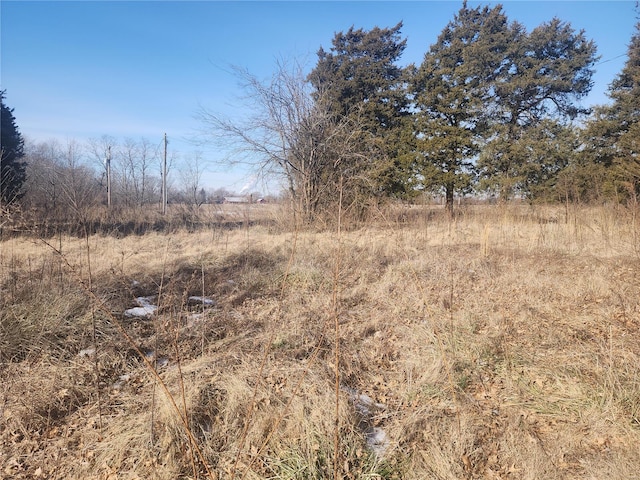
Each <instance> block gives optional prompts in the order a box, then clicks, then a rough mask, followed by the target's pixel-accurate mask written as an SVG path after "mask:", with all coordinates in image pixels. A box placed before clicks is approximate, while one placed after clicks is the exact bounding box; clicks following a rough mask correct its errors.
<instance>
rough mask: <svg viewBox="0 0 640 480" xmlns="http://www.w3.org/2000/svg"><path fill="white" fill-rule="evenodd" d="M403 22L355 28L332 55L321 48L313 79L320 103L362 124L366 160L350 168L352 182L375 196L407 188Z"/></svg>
mask: <svg viewBox="0 0 640 480" xmlns="http://www.w3.org/2000/svg"><path fill="white" fill-rule="evenodd" d="M401 28H402V23H398V24H397V25H396V26H395V27H393V28H379V27H375V28H373V29H372V30H369V31H365V30H362V29H354V28H353V27H351V28H350V29H349V30H348V31H347V32H346V33H343V32H340V33H337V34H336V35H335V37H334V38H333V41H332V47H331V49H330V51H329V52H327V51H325V50H324V49H322V48H320V50H319V51H318V62H317V64H316V67H315V68H314V69H313V71H312V72H311V73H310V75H309V80H310V82H311V84H312V85H313V88H314V90H315V98H316V99H320V98H322V99H324V100H323V101H326V102H327V103H328V105H327V108H328V110H329V111H330V112H332V113H333V114H335V115H337V116H341V117H346V118H349V119H350V121H351V122H352V123H353V124H355V125H358V126H359V128H358V129H357V130H358V132H360V136H361V138H360V139H359V143H360V147H359V149H360V153H361V155H358V156H353V157H352V159H351V162H350V164H348V165H347V164H344V165H343V166H342V167H343V168H344V173H345V175H346V177H347V179H348V180H349V181H350V182H356V181H358V182H360V184H361V185H366V188H367V190H369V191H370V192H373V193H383V192H384V193H390V192H392V193H395V192H398V191H401V190H402V189H403V178H402V175H400V174H398V172H399V171H401V170H402V163H401V162H402V155H403V153H405V151H404V149H405V145H406V144H405V143H404V142H402V141H401V135H402V131H403V126H404V123H405V122H406V120H407V118H408V111H407V104H408V101H407V97H406V92H405V89H404V74H403V69H402V68H401V67H399V66H398V64H397V62H398V60H399V59H400V56H401V55H402V53H403V51H404V49H405V47H406V40H402V39H401V34H400V29H401Z"/></svg>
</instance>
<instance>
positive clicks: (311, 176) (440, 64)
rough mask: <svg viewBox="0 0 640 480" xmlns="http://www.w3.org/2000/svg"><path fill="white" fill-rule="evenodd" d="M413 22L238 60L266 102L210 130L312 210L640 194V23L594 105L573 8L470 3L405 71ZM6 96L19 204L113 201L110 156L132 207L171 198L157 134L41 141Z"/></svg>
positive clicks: (10, 180)
mask: <svg viewBox="0 0 640 480" xmlns="http://www.w3.org/2000/svg"><path fill="white" fill-rule="evenodd" d="M401 29H402V23H399V24H397V25H395V26H393V27H390V28H379V27H375V28H373V29H371V30H368V31H366V30H363V29H356V28H354V27H352V28H350V29H349V30H348V31H346V32H339V33H336V34H335V36H334V38H333V40H332V43H331V47H330V48H329V50H325V49H324V48H320V50H319V51H318V52H317V63H316V64H315V66H314V67H313V69H312V70H311V71H310V72H306V71H305V69H304V68H303V67H302V66H300V65H299V64H297V63H295V62H293V63H287V62H285V61H280V62H278V63H277V65H276V69H275V72H274V74H273V76H272V78H271V79H270V80H268V81H266V82H265V81H262V80H259V79H257V78H256V77H255V76H253V75H252V74H250V73H249V72H248V71H246V70H242V69H237V70H236V73H237V75H238V76H239V77H240V78H241V80H242V81H243V84H244V85H245V89H246V91H245V92H244V93H246V95H245V99H247V100H248V101H249V104H248V106H249V108H250V112H251V114H250V115H249V116H247V117H246V118H245V119H244V120H241V121H237V120H231V119H228V118H225V117H223V116H221V115H218V114H216V113H215V112H211V111H209V110H202V111H201V112H200V114H201V119H202V122H203V124H204V126H205V130H206V131H207V136H206V137H205V140H206V141H209V142H211V141H214V142H216V143H219V144H223V145H224V147H225V149H226V150H227V151H228V152H230V154H229V157H228V158H227V159H226V161H227V162H228V163H236V162H247V163H250V164H251V165H252V166H253V167H255V168H256V169H258V170H259V171H260V172H262V173H264V174H276V175H279V176H281V177H282V179H283V180H284V185H286V189H287V192H288V195H289V197H290V198H291V199H292V200H293V204H294V205H295V206H296V212H297V213H298V214H299V215H300V216H301V217H302V218H304V219H312V218H313V217H314V216H316V215H318V214H319V213H322V212H335V208H336V206H337V203H338V202H341V205H342V206H343V207H344V208H345V209H350V210H351V211H352V212H355V213H356V214H358V213H359V212H364V211H365V210H366V208H367V206H368V205H369V204H370V203H376V202H378V201H380V200H383V199H389V198H395V199H402V200H405V201H411V200H412V199H415V198H417V197H420V196H424V195H431V196H438V197H440V198H443V199H444V200H445V205H446V208H447V209H448V210H449V211H450V212H453V208H454V199H455V197H456V196H462V195H476V196H478V197H481V198H484V199H497V200H500V201H508V200H510V199H514V198H518V199H524V200H527V201H531V202H567V203H568V202H618V203H630V204H633V205H637V203H638V196H639V195H640V160H639V158H638V151H639V146H638V142H639V141H640V140H639V139H640V126H639V122H638V120H639V118H640V24H638V25H636V30H635V32H634V35H633V36H632V38H631V41H630V43H629V45H628V59H627V61H626V63H625V66H624V68H623V69H622V71H621V72H620V73H619V74H618V75H617V76H616V78H615V80H614V81H613V82H612V83H611V84H610V86H609V89H608V95H609V97H610V100H611V101H610V103H609V104H607V105H601V106H596V107H595V108H594V109H593V110H590V109H587V108H584V107H583V106H582V105H581V100H583V99H584V98H585V97H586V95H587V94H588V93H589V92H590V90H591V88H592V86H593V81H592V75H593V72H594V68H595V66H596V65H597V62H598V61H599V57H598V56H597V49H596V45H595V43H594V42H593V41H591V40H589V39H588V38H586V36H585V32H584V31H579V32H576V31H575V30H574V29H573V28H572V27H571V25H570V24H568V23H566V22H563V21H561V20H560V19H558V18H553V19H551V20H550V21H548V22H546V23H543V24H541V25H539V26H537V27H536V28H534V29H533V30H531V31H527V29H526V28H525V27H524V26H523V25H522V24H520V23H518V22H517V21H510V20H509V19H508V18H507V16H506V15H505V13H504V11H503V9H502V6H501V5H497V6H495V7H489V6H478V7H476V8H469V7H468V5H467V3H466V2H464V3H463V5H462V8H461V9H460V10H459V11H458V12H457V13H456V14H455V15H454V17H453V19H452V20H451V21H450V22H449V23H448V24H447V25H446V26H445V28H444V29H443V30H442V32H441V33H440V34H439V36H438V37H437V39H436V41H435V43H433V44H432V45H431V46H430V47H429V48H428V50H427V52H426V53H425V54H424V58H423V61H422V63H421V64H419V65H414V64H411V65H408V66H404V67H403V66H400V63H399V62H400V59H401V57H402V54H403V52H404V50H405V48H406V45H407V40H406V39H403V38H402V34H401ZM4 96H5V93H4V92H2V96H1V99H2V163H1V165H0V167H1V170H0V173H1V176H0V193H1V195H0V198H1V200H2V204H3V206H6V205H9V204H15V203H17V202H20V203H21V204H22V205H24V206H29V207H33V208H39V209H45V210H46V211H47V212H48V214H51V215H53V214H55V213H56V212H58V211H60V212H61V213H60V214H61V215H68V214H69V212H72V213H74V214H77V215H80V212H83V211H86V209H87V207H91V206H93V205H99V204H105V202H106V173H107V172H106V171H105V165H106V164H105V159H106V158H107V155H110V158H112V164H111V165H112V171H111V188H112V193H113V199H114V200H113V201H114V203H115V204H116V205H121V206H123V207H127V208H140V207H144V206H146V205H150V204H154V203H158V202H160V179H161V178H160V172H161V169H160V158H159V157H160V155H159V152H158V147H157V146H155V145H153V144H152V143H151V142H149V141H148V140H146V139H139V140H134V139H125V140H123V141H120V142H118V141H116V140H115V139H113V138H109V137H103V138H101V139H96V140H93V141H91V142H89V144H87V145H79V144H77V143H76V142H73V141H71V142H68V144H67V145H59V144H57V143H55V142H45V143H40V144H31V143H28V142H27V144H25V142H24V141H23V139H22V137H21V135H20V133H19V131H18V128H17V126H16V123H15V119H14V117H13V110H11V109H9V108H8V107H6V106H5V102H4ZM108 149H109V151H108ZM185 165H186V167H185V168H183V169H182V170H181V171H180V174H179V175H178V176H176V177H175V178H177V179H178V180H179V182H178V183H179V184H180V188H179V187H177V186H176V184H175V183H174V184H172V185H171V189H172V192H173V193H172V195H173V197H172V198H174V199H175V201H180V202H185V203H190V204H194V205H199V204H201V203H204V202H208V201H212V199H214V198H218V197H220V195H217V197H216V195H209V194H208V193H207V192H206V191H205V190H204V189H203V188H202V185H201V177H202V172H203V169H202V165H201V160H200V158H199V157H198V156H197V155H196V157H195V158H193V159H188V161H187V162H186V163H185ZM209 193H211V192H209ZM63 211H64V212H65V213H63Z"/></svg>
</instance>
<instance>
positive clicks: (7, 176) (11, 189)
mask: <svg viewBox="0 0 640 480" xmlns="http://www.w3.org/2000/svg"><path fill="white" fill-rule="evenodd" d="M4 98H5V91H4V90H3V91H0V106H1V112H0V147H1V156H0V202H1V205H0V206H5V205H8V204H11V203H13V202H15V201H16V200H18V199H20V197H21V196H22V194H23V192H22V185H23V183H24V181H25V164H24V162H22V157H24V140H23V139H22V135H21V134H20V131H19V130H18V127H17V125H16V121H15V118H14V116H13V109H11V108H9V107H7V106H6V105H5V103H4Z"/></svg>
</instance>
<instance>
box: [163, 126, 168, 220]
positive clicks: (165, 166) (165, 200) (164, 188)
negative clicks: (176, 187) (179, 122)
mask: <svg viewBox="0 0 640 480" xmlns="http://www.w3.org/2000/svg"><path fill="white" fill-rule="evenodd" d="M166 213H167V134H166V133H165V134H164V155H163V158H162V214H163V215H165V214H166Z"/></svg>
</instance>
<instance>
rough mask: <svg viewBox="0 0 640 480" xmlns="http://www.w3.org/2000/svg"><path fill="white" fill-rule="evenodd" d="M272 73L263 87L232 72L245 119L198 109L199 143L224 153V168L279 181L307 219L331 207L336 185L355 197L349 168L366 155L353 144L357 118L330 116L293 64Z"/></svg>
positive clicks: (352, 170)
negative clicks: (246, 169) (240, 92)
mask: <svg viewBox="0 0 640 480" xmlns="http://www.w3.org/2000/svg"><path fill="white" fill-rule="evenodd" d="M276 67H277V68H276V72H275V73H274V75H273V77H272V78H271V79H270V80H269V81H267V82H263V81H260V80H259V79H258V78H256V77H255V76H254V75H252V74H250V73H249V72H247V71H246V70H243V69H239V68H236V69H235V74H236V75H237V77H238V78H239V79H240V80H241V81H242V88H243V90H244V92H245V96H244V97H243V100H244V103H245V108H246V110H245V111H246V112H248V113H247V117H246V118H243V119H241V120H236V119H230V118H228V117H225V116H223V115H220V114H217V113H215V112H212V111H210V110H207V109H201V110H200V119H201V121H202V123H203V124H204V126H205V131H204V132H203V133H204V138H205V141H211V140H213V142H214V143H216V144H217V145H218V146H220V147H222V148H223V149H225V150H226V151H227V152H228V155H227V156H226V158H225V159H224V161H225V163H226V164H227V165H234V164H239V163H244V164H248V165H250V166H251V167H252V168H253V169H254V170H256V171H257V173H260V174H263V175H268V174H275V175H278V176H280V177H283V178H284V180H285V182H286V185H287V188H288V191H289V194H290V197H291V199H292V200H293V204H294V205H295V207H296V211H297V212H299V213H301V214H302V215H303V217H304V218H305V219H311V218H313V216H314V215H316V214H317V213H318V212H319V211H320V210H322V209H324V208H327V207H329V206H331V205H332V204H334V203H335V201H337V198H338V195H336V190H337V188H339V187H338V186H339V185H347V184H348V185H350V187H351V190H352V191H356V189H355V188H353V187H355V186H356V185H357V184H358V183H359V182H360V181H361V179H359V178H358V175H357V169H356V168H353V167H354V165H355V164H356V163H357V159H358V158H362V157H363V156H364V155H366V153H365V152H362V151H360V150H359V148H360V147H358V146H359V145H362V142H358V141H357V140H358V139H359V138H361V137H362V135H363V133H362V132H363V131H362V128H361V126H360V125H359V124H358V123H357V121H356V120H354V119H356V118H357V116H349V117H348V118H347V117H344V116H337V115H335V114H333V113H331V111H330V109H329V108H328V102H325V101H324V100H323V95H322V94H321V93H319V92H318V91H315V92H314V97H315V98H314V97H312V95H311V92H312V89H311V85H310V83H309V82H308V81H307V79H306V78H305V75H304V73H303V71H302V67H301V66H300V65H299V64H297V63H295V64H293V65H292V66H291V65H287V64H286V63H283V62H278V63H277V66H276ZM340 178H343V179H344V180H345V182H341V181H340Z"/></svg>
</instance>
